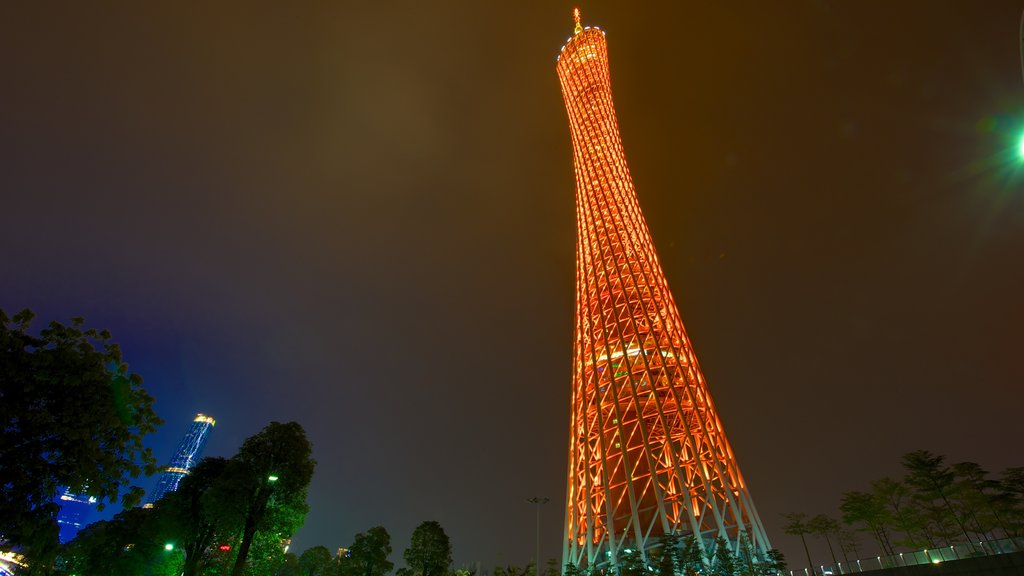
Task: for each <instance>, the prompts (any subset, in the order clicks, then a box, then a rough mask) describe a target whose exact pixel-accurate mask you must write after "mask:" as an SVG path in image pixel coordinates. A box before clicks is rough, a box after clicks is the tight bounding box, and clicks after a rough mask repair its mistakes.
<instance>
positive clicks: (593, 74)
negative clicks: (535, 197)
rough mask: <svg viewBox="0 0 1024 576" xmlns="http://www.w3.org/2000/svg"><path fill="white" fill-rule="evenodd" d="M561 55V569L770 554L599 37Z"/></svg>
mask: <svg viewBox="0 0 1024 576" xmlns="http://www.w3.org/2000/svg"><path fill="white" fill-rule="evenodd" d="M575 19H576V28H575V31H574V34H573V36H572V37H571V38H570V39H569V40H568V42H567V43H566V44H565V46H563V47H562V50H561V52H560V53H559V56H558V64H557V67H556V69H557V71H558V79H559V81H560V82H561V85H562V95H563V97H564V99H565V107H566V111H567V112H568V115H569V129H570V133H571V135H572V147H573V166H574V168H575V171H576V228H577V230H576V334H575V341H574V345H573V369H572V405H571V409H570V410H571V416H570V431H569V477H568V488H567V493H566V520H565V542H564V549H563V564H565V563H569V562H571V563H573V564H575V565H577V566H580V567H583V566H592V567H594V566H603V565H607V564H609V563H611V564H613V565H616V564H617V563H618V560H619V558H620V554H621V553H622V552H627V551H631V550H639V551H641V553H646V552H645V551H646V550H649V549H650V548H651V547H652V546H655V545H656V544H657V543H658V539H659V537H660V536H661V535H662V534H670V533H671V534H678V535H687V534H693V535H694V536H696V537H697V538H696V540H697V542H698V543H699V545H700V546H702V547H703V548H706V549H707V550H708V551H712V549H711V547H712V546H713V542H714V541H715V540H716V538H718V537H722V538H724V539H725V540H726V541H727V542H728V543H729V545H730V546H731V547H732V549H733V550H734V551H739V550H740V548H741V546H746V545H747V544H745V543H744V542H743V541H746V542H748V543H749V545H750V546H751V547H752V548H751V549H752V550H753V551H755V552H759V553H760V554H764V553H765V552H766V551H767V550H768V549H769V548H770V547H771V546H770V544H769V543H768V539H767V537H766V535H765V530H764V526H763V525H762V523H761V519H760V518H759V517H758V515H757V511H756V509H755V508H754V502H753V500H752V499H751V497H750V492H749V491H748V490H747V486H746V483H745V482H744V481H743V476H742V475H741V474H740V469H739V466H738V465H737V463H736V457H735V456H734V455H733V451H732V448H731V447H730V446H729V442H728V440H727V439H726V437H725V431H724V429H723V428H722V423H721V420H720V419H719V417H718V412H717V410H716V409H715V405H714V402H713V401H712V400H711V396H710V394H709V392H708V387H707V384H706V383H705V381H704V376H703V374H702V373H701V370H700V366H699V365H698V364H697V358H696V356H695V355H694V353H693V348H692V346H691V344H690V340H689V338H688V337H687V335H686V330H685V328H683V322H682V320H681V319H680V316H679V311H678V309H677V308H676V304H675V302H674V301H673V299H672V293H671V292H670V291H669V288H668V283H667V282H666V280H665V275H664V273H663V272H662V269H661V264H660V263H659V262H658V256H657V254H656V253H655V251H654V244H653V243H652V241H651V234H650V231H649V230H648V229H647V223H646V222H645V221H644V217H643V214H642V213H641V211H640V205H639V203H638V202H637V196H636V191H635V190H634V188H633V180H632V178H631V177H630V175H629V168H628V167H627V166H626V156H625V153H624V151H623V148H622V140H621V139H620V137H619V129H618V125H617V122H616V118H615V108H614V106H613V104H612V90H611V80H610V77H609V73H608V47H607V42H606V41H605V34H604V32H603V31H601V30H600V29H598V28H596V27H586V28H584V27H583V26H581V25H580V19H579V10H576V12H575Z"/></svg>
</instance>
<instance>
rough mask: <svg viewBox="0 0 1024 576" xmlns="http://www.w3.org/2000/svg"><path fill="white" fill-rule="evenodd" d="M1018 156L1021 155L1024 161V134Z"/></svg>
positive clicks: (1018, 147)
mask: <svg viewBox="0 0 1024 576" xmlns="http://www.w3.org/2000/svg"><path fill="white" fill-rule="evenodd" d="M1017 154H1018V155H1020V159H1021V160H1024V134H1021V136H1020V145H1019V146H1017Z"/></svg>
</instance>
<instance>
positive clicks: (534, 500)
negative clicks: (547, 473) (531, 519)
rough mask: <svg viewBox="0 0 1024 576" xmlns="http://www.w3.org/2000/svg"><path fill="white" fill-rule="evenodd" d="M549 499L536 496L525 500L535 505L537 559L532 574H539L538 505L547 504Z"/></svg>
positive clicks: (537, 575) (536, 575)
mask: <svg viewBox="0 0 1024 576" xmlns="http://www.w3.org/2000/svg"><path fill="white" fill-rule="evenodd" d="M550 500H551V499H550V498H540V497H538V496H534V497H533V498H527V499H526V501H527V502H529V503H531V504H536V505H537V557H536V558H537V559H536V560H534V564H533V566H534V568H533V573H534V576H540V507H541V504H547V503H548V502H549V501H550Z"/></svg>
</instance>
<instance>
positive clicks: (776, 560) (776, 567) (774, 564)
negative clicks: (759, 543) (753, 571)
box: [760, 548, 786, 576]
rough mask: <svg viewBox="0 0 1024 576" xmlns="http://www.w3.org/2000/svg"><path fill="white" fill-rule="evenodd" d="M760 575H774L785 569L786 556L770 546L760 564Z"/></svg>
mask: <svg viewBox="0 0 1024 576" xmlns="http://www.w3.org/2000/svg"><path fill="white" fill-rule="evenodd" d="M760 567H761V571H760V574H761V576H776V575H777V574H782V573H783V572H785V571H786V557H785V556H784V555H783V554H782V552H779V551H778V550H776V549H775V548H770V549H769V550H768V554H767V556H766V558H765V561H764V562H763V563H762V564H760Z"/></svg>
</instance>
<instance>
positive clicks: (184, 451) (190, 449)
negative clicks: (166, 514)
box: [147, 414, 217, 506]
mask: <svg viewBox="0 0 1024 576" xmlns="http://www.w3.org/2000/svg"><path fill="white" fill-rule="evenodd" d="M216 423H217V421H216V420H214V419H213V418H210V417H209V416H206V415H205V414H196V417H195V419H194V420H193V421H192V426H190V427H189V429H188V432H187V433H186V434H185V437H184V438H182V439H181V444H179V445H178V449H177V450H175V452H174V457H172V458H171V462H170V463H169V464H168V465H167V467H166V468H164V473H163V474H162V475H161V476H160V483H159V484H157V486H156V490H155V491H154V492H153V494H152V495H150V497H149V503H148V504H147V506H151V505H152V504H153V503H154V502H156V501H157V500H159V499H161V498H163V497H164V495H165V494H167V493H168V492H174V491H175V490H177V489H178V484H179V483H180V482H181V479H182V478H184V477H185V476H186V475H188V473H189V471H191V470H192V468H193V467H195V465H196V463H197V462H199V458H200V457H201V456H202V455H203V448H205V447H206V439H207V438H208V437H209V435H210V429H211V428H213V426H214V425H215V424H216Z"/></svg>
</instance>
